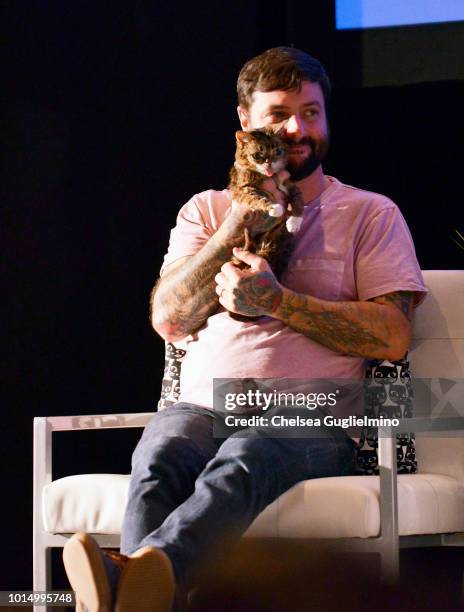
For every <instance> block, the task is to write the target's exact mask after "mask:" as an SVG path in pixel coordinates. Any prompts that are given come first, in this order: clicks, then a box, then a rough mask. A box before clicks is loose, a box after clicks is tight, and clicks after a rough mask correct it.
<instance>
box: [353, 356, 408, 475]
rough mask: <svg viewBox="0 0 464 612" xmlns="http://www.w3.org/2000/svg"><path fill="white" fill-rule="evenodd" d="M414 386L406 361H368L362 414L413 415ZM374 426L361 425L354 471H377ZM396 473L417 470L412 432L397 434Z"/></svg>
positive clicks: (363, 473)
mask: <svg viewBox="0 0 464 612" xmlns="http://www.w3.org/2000/svg"><path fill="white" fill-rule="evenodd" d="M412 400H413V387H412V383H411V374H410V371H409V361H408V360H407V358H406V357H405V358H404V359H400V360H399V361H369V362H368V364H367V370H366V377H365V380H364V414H365V415H366V416H368V417H371V418H377V417H380V416H383V417H387V418H408V417H411V416H412ZM377 448H378V436H377V428H376V427H364V428H363V430H362V433H361V438H360V440H359V443H358V447H357V473H358V474H360V475H369V476H370V475H372V474H378V473H379V461H378V456H377ZM396 456H397V471H398V474H413V473H414V472H417V460H416V448H415V437H414V434H413V433H411V432H409V433H399V434H397V435H396Z"/></svg>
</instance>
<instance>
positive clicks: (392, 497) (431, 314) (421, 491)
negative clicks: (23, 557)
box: [33, 270, 464, 590]
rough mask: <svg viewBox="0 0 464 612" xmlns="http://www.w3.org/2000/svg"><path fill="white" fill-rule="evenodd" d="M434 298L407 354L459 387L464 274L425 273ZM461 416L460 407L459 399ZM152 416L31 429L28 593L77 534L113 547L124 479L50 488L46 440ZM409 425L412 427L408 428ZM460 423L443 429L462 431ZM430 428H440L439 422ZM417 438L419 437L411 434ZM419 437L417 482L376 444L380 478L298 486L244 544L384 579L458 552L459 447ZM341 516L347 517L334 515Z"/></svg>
mask: <svg viewBox="0 0 464 612" xmlns="http://www.w3.org/2000/svg"><path fill="white" fill-rule="evenodd" d="M424 277H425V281H426V284H427V286H428V287H429V289H430V295H429V296H428V297H427V299H426V301H425V302H424V304H423V305H421V307H420V308H419V309H418V311H417V314H416V319H415V323H414V339H413V344H412V348H411V352H410V361H411V366H412V372H413V374H414V377H416V378H434V379H436V378H446V379H454V380H457V379H463V378H464V315H463V308H462V307H463V304H464V271H463V270H457V271H433V270H430V271H425V272H424ZM462 409H463V414H464V397H463V398H462ZM150 417H151V413H144V414H120V415H110V414H106V415H98V416H73V417H38V418H36V419H34V517H33V521H34V524H33V532H34V560H33V564H34V568H33V573H34V576H33V578H34V589H35V590H46V589H47V587H48V588H49V587H50V579H51V577H50V563H49V553H50V548H52V547H62V546H63V545H64V544H65V542H66V540H67V538H68V537H70V535H71V534H73V533H75V532H77V531H86V532H89V533H92V534H93V535H94V536H95V538H96V539H97V541H98V542H99V544H100V545H101V546H104V547H118V546H119V534H120V529H121V523H122V517H123V513H124V506H125V501H126V496H127V490H128V481H129V476H127V475H115V474H84V475H74V476H68V477H66V478H61V479H58V480H53V478H52V473H51V459H52V433H53V432H59V431H67V430H82V429H102V428H125V427H143V426H144V425H145V424H146V423H147V421H148V420H149V418H150ZM413 421H415V419H413ZM462 421H464V419H459V418H457V419H455V420H453V422H452V423H450V422H448V423H443V422H440V423H441V428H442V429H443V428H444V427H445V428H446V427H451V426H452V427H453V428H455V427H461V428H462V429H464V424H463V423H462ZM435 426H436V427H440V425H439V424H438V423H437V422H435ZM414 428H416V429H414ZM420 428H421V424H420V423H418V422H415V424H414V426H412V427H411V430H412V431H414V430H415V431H416V453H417V460H418V466H419V469H418V473H416V474H400V475H397V473H396V440H395V439H394V438H391V437H382V436H379V466H380V476H343V477H335V478H319V479H314V480H307V481H304V482H301V483H299V484H297V485H295V486H294V487H293V488H292V489H290V490H289V491H287V492H286V493H285V494H284V495H282V496H281V497H280V498H279V499H277V500H276V501H275V502H274V503H272V504H270V505H269V506H268V507H267V508H265V510H264V511H263V512H262V513H261V514H260V515H259V516H258V517H257V518H256V520H255V521H254V523H253V524H252V525H251V527H250V528H249V529H248V531H247V532H246V534H245V536H248V537H253V536H263V537H284V538H307V539H318V540H320V539H324V540H325V539H327V541H328V542H330V543H331V544H333V545H336V546H337V547H339V546H341V547H344V548H346V549H349V550H362V551H366V552H368V551H369V552H374V551H377V552H378V553H379V554H380V555H381V560H382V573H383V576H384V578H386V579H387V580H389V581H394V580H396V578H397V577H398V572H399V549H400V548H401V547H415V546H427V545H430V546H437V545H445V546H454V545H462V544H464V437H451V436H447V437H436V436H433V435H432V436H430V435H422V434H421V433H420V432H419V429H420ZM341 508H343V512H341V511H340V509H341Z"/></svg>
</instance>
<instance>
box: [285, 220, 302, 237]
mask: <svg viewBox="0 0 464 612" xmlns="http://www.w3.org/2000/svg"><path fill="white" fill-rule="evenodd" d="M302 223H303V217H293V216H292V217H289V218H288V219H287V220H286V221H285V225H286V226H287V229H288V231H289V232H290V234H296V232H297V231H298V230H299V229H300V227H301V224H302Z"/></svg>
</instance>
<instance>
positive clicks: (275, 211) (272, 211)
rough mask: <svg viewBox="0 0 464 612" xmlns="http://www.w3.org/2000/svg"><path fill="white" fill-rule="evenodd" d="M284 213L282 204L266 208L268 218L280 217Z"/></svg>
mask: <svg viewBox="0 0 464 612" xmlns="http://www.w3.org/2000/svg"><path fill="white" fill-rule="evenodd" d="M284 212H285V209H284V207H283V206H282V204H271V205H270V206H269V208H268V214H269V216H270V217H281V216H282V215H283V214H284Z"/></svg>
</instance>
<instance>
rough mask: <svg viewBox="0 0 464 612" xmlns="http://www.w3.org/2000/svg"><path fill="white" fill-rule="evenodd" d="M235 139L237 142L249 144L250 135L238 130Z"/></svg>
mask: <svg viewBox="0 0 464 612" xmlns="http://www.w3.org/2000/svg"><path fill="white" fill-rule="evenodd" d="M235 138H236V140H237V142H240V143H241V144H244V143H245V142H248V141H249V140H250V135H249V134H247V132H244V131H243V130H237V131H236V132H235Z"/></svg>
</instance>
